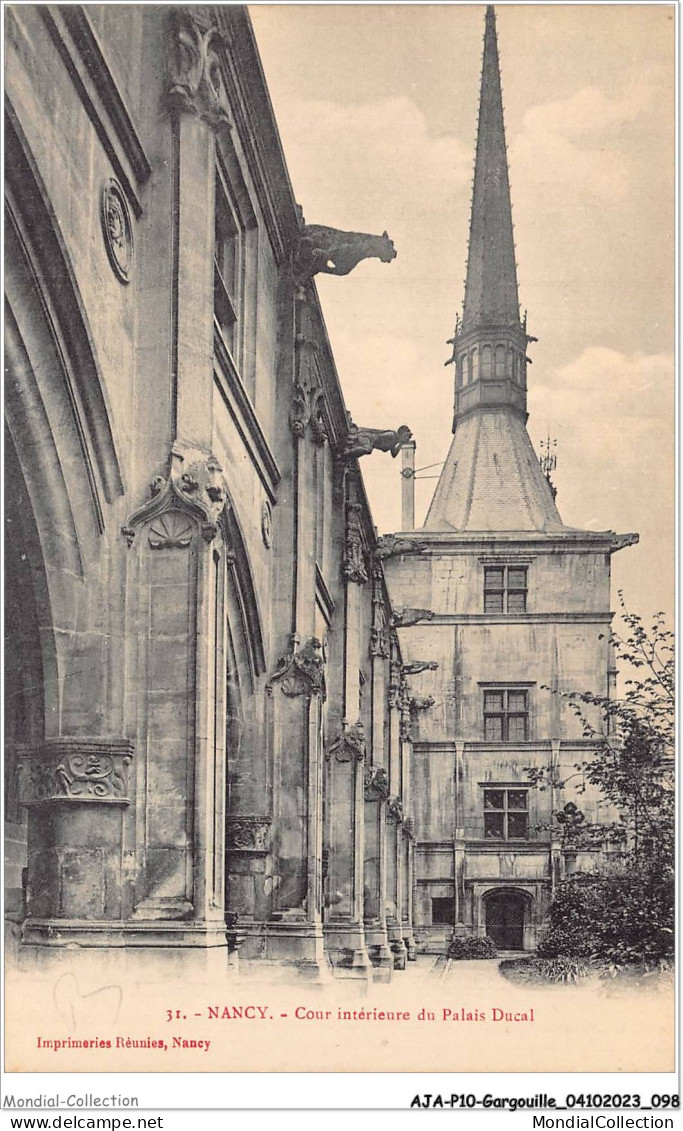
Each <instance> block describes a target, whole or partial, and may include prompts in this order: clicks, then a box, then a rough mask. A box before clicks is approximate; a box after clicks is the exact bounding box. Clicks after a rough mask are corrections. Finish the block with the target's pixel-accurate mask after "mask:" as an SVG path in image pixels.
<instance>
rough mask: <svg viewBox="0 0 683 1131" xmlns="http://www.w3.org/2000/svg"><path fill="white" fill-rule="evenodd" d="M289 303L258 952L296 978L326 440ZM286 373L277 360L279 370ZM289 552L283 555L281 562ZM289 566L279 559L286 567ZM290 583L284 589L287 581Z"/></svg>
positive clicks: (314, 946) (318, 722) (317, 681)
mask: <svg viewBox="0 0 683 1131" xmlns="http://www.w3.org/2000/svg"><path fill="white" fill-rule="evenodd" d="M283 291H287V292H288V293H289V294H290V295H291V298H292V301H293V302H294V303H295V307H296V314H295V325H294V335H293V337H294V341H293V343H292V344H293V346H294V351H293V356H294V366H293V371H292V374H291V377H292V387H291V399H290V406H289V428H290V433H291V437H292V473H291V474H292V493H293V499H292V512H293V517H292V528H291V538H292V543H291V544H292V548H293V553H294V570H293V575H292V574H291V572H290V577H289V578H287V576H286V573H285V574H283V576H282V583H283V592H288V593H289V594H290V595H291V624H292V632H291V634H290V638H289V642H288V647H287V650H286V651H285V652H284V653H283V654H282V655H281V656H280V659H279V660H278V663H277V666H276V670H275V672H274V674H273V676H272V677H271V679H270V680H269V681H268V684H267V746H268V749H269V750H272V754H273V824H272V852H273V895H272V910H271V913H270V918H269V920H268V922H267V923H266V924H265V925H264V953H263V955H262V956H263V957H265V959H266V960H270V961H273V962H276V963H278V964H285V965H286V964H289V965H291V967H292V969H293V971H295V972H296V974H297V975H298V976H300V977H302V978H306V979H309V980H314V981H320V980H321V979H325V978H327V977H329V968H328V962H327V958H326V955H325V951H324V946H323V924H322V872H323V822H322V811H323V742H322V719H323V702H324V700H325V697H326V687H325V664H324V657H323V647H322V641H320V640H319V639H317V638H316V636H315V591H316V589H315V586H316V580H315V579H316V573H315V567H316V562H315V529H314V528H315V489H314V485H315V467H314V464H315V461H314V444H317V443H324V442H325V440H326V432H325V426H324V423H323V419H322V410H323V402H322V399H321V397H322V392H321V385H320V377H319V374H318V367H317V359H316V354H317V345H316V340H315V328H314V326H313V325H312V318H313V312H312V308H311V306H310V304H309V303H307V302H306V298H305V295H301V294H299V295H298V300H297V296H296V295H295V293H294V290H293V288H292V286H291V284H289V285H287V286H286V287H285V286H283ZM283 372H284V369H283ZM289 560H290V559H288V558H286V559H285V561H286V562H287V563H289ZM289 568H290V567H289V565H288V564H287V566H286V567H285V569H286V570H289ZM290 584H291V588H290Z"/></svg>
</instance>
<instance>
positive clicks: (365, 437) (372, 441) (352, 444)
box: [342, 417, 413, 463]
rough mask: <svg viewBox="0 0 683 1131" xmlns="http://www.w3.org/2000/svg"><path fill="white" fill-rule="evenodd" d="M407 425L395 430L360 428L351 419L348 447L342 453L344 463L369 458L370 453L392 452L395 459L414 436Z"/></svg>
mask: <svg viewBox="0 0 683 1131" xmlns="http://www.w3.org/2000/svg"><path fill="white" fill-rule="evenodd" d="M412 434H413V433H412V432H411V431H410V428H409V427H408V425H407V424H401V426H400V427H399V428H397V429H395V430H391V429H384V428H359V426H358V425H357V424H354V423H353V421H352V420H351V418H350V417H349V430H348V433H347V436H346V446H345V447H344V451H343V453H342V460H343V461H344V463H349V462H350V461H351V460H352V459H360V457H361V456H369V455H370V452H374V451H378V452H391V454H392V456H393V458H394V459H396V456H397V455H398V453H399V452H400V450H401V448H402V447H403V445H404V444H407V443H408V440H409V439H410V437H411V436H412Z"/></svg>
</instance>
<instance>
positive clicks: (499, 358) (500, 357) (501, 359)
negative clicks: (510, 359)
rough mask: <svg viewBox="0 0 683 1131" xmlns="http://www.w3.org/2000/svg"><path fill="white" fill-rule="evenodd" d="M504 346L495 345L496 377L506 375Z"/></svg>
mask: <svg viewBox="0 0 683 1131" xmlns="http://www.w3.org/2000/svg"><path fill="white" fill-rule="evenodd" d="M506 356H507V355H506V350H505V346H496V377H506V376H507V374H506V371H505V358H506Z"/></svg>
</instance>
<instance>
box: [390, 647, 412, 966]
mask: <svg viewBox="0 0 683 1131" xmlns="http://www.w3.org/2000/svg"><path fill="white" fill-rule="evenodd" d="M401 691H402V674H401V664H400V660H399V658H398V651H397V647H396V645H395V643H394V645H393V647H392V660H391V667H390V676H389V790H390V793H391V796H390V797H389V802H388V806H387V936H388V939H389V946H390V948H391V952H392V954H393V955H394V969H395V970H405V965H406V953H407V952H406V946H405V943H404V941H403V929H402V918H403V915H402V890H401V889H402V885H401V839H402V837H401V825H402V824H403V808H402V805H401V801H400V798H399V796H398V792H399V790H400V789H401V781H402V773H401Z"/></svg>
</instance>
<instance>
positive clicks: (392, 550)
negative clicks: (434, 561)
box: [375, 534, 427, 561]
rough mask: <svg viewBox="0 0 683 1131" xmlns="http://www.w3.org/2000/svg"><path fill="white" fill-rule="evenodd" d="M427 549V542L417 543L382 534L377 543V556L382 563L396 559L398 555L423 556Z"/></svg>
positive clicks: (394, 535)
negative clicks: (388, 559)
mask: <svg viewBox="0 0 683 1131" xmlns="http://www.w3.org/2000/svg"><path fill="white" fill-rule="evenodd" d="M426 549H427V543H426V542H415V541H413V539H412V538H399V537H398V536H397V535H396V534H382V536H381V537H380V538H379V539H378V541H377V548H376V550H375V556H376V557H377V558H379V560H380V561H384V560H385V559H386V558H391V557H394V556H395V555H397V554H423V553H424V552H425V550H426Z"/></svg>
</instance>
